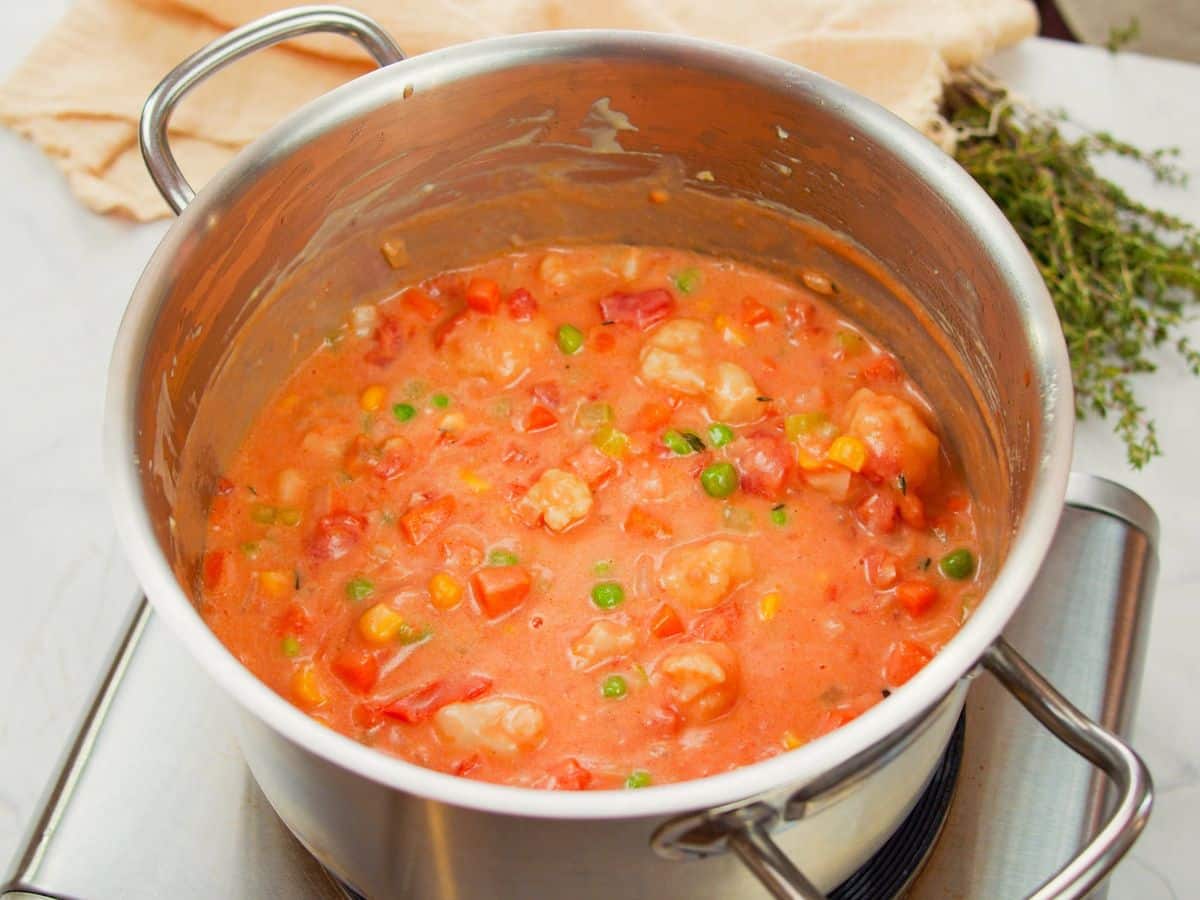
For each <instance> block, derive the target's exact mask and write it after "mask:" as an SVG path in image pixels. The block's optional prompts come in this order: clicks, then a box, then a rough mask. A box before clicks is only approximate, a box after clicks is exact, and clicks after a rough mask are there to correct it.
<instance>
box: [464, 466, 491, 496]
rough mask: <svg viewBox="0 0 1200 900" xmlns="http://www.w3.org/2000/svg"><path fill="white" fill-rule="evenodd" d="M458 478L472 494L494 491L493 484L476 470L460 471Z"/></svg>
mask: <svg viewBox="0 0 1200 900" xmlns="http://www.w3.org/2000/svg"><path fill="white" fill-rule="evenodd" d="M458 477H459V478H460V479H462V483H463V484H465V485H466V486H467V490H468V491H470V492H471V493H472V494H482V493H484V492H486V491H490V490H491V489H492V483H491V482H490V481H488V480H487V479H486V478H484V477H483V476H482V475H480V474H479V473H478V472H476V471H475V470H474V469H459V470H458Z"/></svg>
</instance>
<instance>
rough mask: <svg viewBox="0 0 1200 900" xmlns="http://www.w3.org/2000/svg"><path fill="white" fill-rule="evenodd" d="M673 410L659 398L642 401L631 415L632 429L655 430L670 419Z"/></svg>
mask: <svg viewBox="0 0 1200 900" xmlns="http://www.w3.org/2000/svg"><path fill="white" fill-rule="evenodd" d="M672 413H674V410H673V409H671V407H670V406H669V405H668V404H666V403H663V402H661V401H659V400H651V401H650V402H649V403H643V404H642V405H641V407H640V408H639V409H638V411H637V413H636V414H635V415H634V417H633V425H632V430H633V431H657V430H658V429H660V428H662V427H663V426H664V425H666V424H667V423H668V422H670V421H671V415H672Z"/></svg>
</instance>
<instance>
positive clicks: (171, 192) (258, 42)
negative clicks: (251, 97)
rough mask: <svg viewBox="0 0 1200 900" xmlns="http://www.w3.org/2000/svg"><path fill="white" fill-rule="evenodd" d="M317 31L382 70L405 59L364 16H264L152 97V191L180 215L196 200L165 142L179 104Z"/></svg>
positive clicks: (313, 11)
mask: <svg viewBox="0 0 1200 900" xmlns="http://www.w3.org/2000/svg"><path fill="white" fill-rule="evenodd" d="M314 31H325V32H332V33H334V34H342V35H345V36H346V37H350V38H353V39H354V40H356V41H358V42H359V43H360V44H361V45H362V46H363V49H364V50H366V51H367V52H368V53H370V54H371V56H372V57H374V59H375V61H376V62H377V63H379V65H380V66H389V65H391V64H392V63H394V62H399V61H400V60H402V59H404V53H403V51H402V50H401V49H400V48H399V47H398V46H397V45H396V42H395V41H393V40H392V38H391V36H389V35H388V33H387V32H386V31H384V30H383V28H381V27H380V26H379V25H378V24H376V23H375V22H374V21H372V20H371V19H369V18H367V17H366V16H364V15H363V14H362V13H358V12H355V11H354V10H352V9H346V8H345V7H341V6H300V7H296V8H295V9H288V10H284V11H282V12H278V13H274V14H273V15H269V16H263V17H262V18H261V19H256V20H255V21H253V22H249V23H247V24H246V25H243V26H242V27H241V28H235V29H234V30H233V31H231V32H229V34H227V35H225V36H224V37H222V38H219V39H217V40H215V41H213V42H212V43H211V44H209V45H208V46H207V47H202V48H201V49H200V50H198V51H196V52H195V53H193V54H192V55H191V56H189V57H188V58H187V59H185V60H184V61H183V62H181V63H180V64H179V65H177V66H176V67H175V68H174V69H172V70H171V71H170V72H169V73H167V76H166V77H165V78H163V80H162V81H160V82H159V83H158V86H157V87H155V88H154V90H153V91H151V92H150V96H149V97H148V98H147V99H146V105H145V106H143V107H142V118H141V123H140V126H139V129H138V138H139V141H140V143H141V147H142V159H144V160H145V162H146V168H147V169H149V170H150V177H151V178H153V179H154V185H155V187H157V188H158V192H159V193H160V194H162V197H163V199H164V200H166V201H167V205H168V206H170V207H171V209H172V210H174V211H175V213H176V214H178V213H181V212H183V210H184V208H185V207H186V206H187V205H188V204H189V203H191V202H192V200H193V199H195V197H196V192H195V191H193V190H192V187H191V185H189V184H188V182H187V179H186V178H184V177H183V172H182V171H181V170H180V168H179V163H177V162H176V161H175V156H174V154H173V153H172V152H171V147H170V144H169V143H168V141H167V124H168V122H169V121H170V118H171V113H172V112H174V110H175V106H176V104H178V103H179V101H180V100H182V99H183V97H184V95H185V94H186V93H187V92H188V91H190V90H191V89H192V88H194V87H195V86H196V85H198V84H199V83H200V82H202V81H204V79H206V78H207V77H208V76H209V75H212V74H213V73H214V72H217V71H219V70H220V69H223V68H225V66H227V65H229V64H230V63H231V62H235V61H236V60H239V59H241V58H242V57H243V56H248V55H249V54H251V53H253V52H254V51H256V50H262V49H264V48H266V47H270V46H271V45H272V44H278V43H280V42H281V41H287V40H291V39H292V38H296V37H300V36H301V35H304V34H311V33H312V32H314Z"/></svg>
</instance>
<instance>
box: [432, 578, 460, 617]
mask: <svg viewBox="0 0 1200 900" xmlns="http://www.w3.org/2000/svg"><path fill="white" fill-rule="evenodd" d="M462 595H463V589H462V585H461V584H459V583H458V582H457V581H455V580H454V578H453V577H451V576H450V575H449V574H448V573H446V572H438V573H437V574H435V575H434V576H433V577H432V578H430V579H429V599H430V600H431V601H433V605H434V606H436V607H437V608H438V609H454V607H456V606H458V604H459V603H461V602H462Z"/></svg>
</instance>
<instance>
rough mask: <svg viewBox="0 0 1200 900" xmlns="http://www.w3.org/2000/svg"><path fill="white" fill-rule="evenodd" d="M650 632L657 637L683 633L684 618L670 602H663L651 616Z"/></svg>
mask: <svg viewBox="0 0 1200 900" xmlns="http://www.w3.org/2000/svg"><path fill="white" fill-rule="evenodd" d="M650 633H651V634H652V635H654V636H655V637H657V638H668V637H672V636H673V635H676V634H683V620H682V619H680V618H679V613H677V612H675V608H674V607H673V606H671V605H670V604H669V603H663V604H662V605H661V606H659V607H658V609H656V610H655V611H654V615H653V616H652V617H651V618H650Z"/></svg>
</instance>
